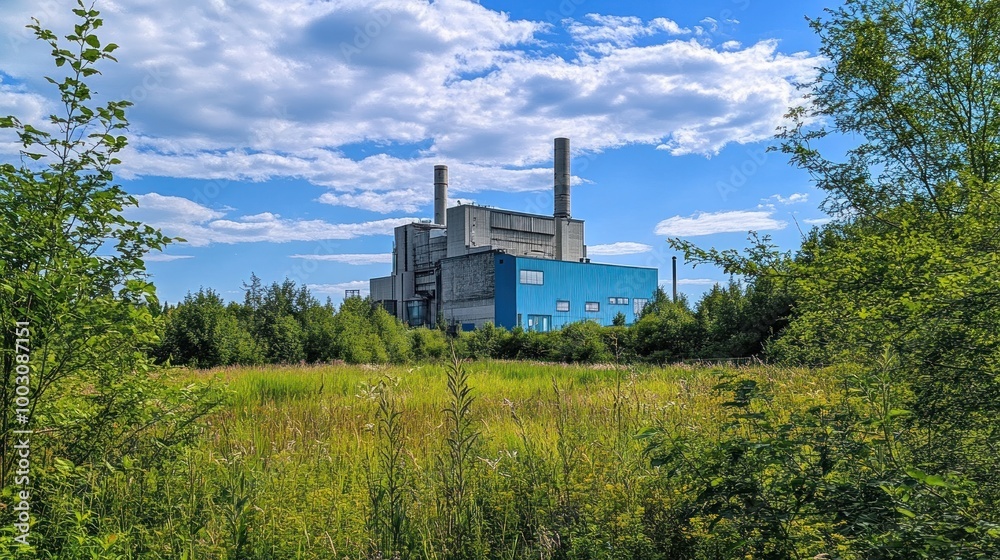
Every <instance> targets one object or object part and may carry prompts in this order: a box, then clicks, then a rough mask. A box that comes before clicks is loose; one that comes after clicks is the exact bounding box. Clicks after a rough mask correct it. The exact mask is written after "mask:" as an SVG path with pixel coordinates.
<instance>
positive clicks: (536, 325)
mask: <svg viewBox="0 0 1000 560" xmlns="http://www.w3.org/2000/svg"><path fill="white" fill-rule="evenodd" d="M551 328H552V315H528V330H529V331H536V332H548V331H549V329H551Z"/></svg>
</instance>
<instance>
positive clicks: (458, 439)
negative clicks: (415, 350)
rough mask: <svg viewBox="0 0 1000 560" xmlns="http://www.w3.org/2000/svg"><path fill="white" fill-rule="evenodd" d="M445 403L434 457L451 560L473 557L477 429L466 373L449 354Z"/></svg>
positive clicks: (445, 539) (455, 357) (456, 358)
mask: <svg viewBox="0 0 1000 560" xmlns="http://www.w3.org/2000/svg"><path fill="white" fill-rule="evenodd" d="M447 382H448V400H449V402H448V406H447V407H446V408H445V409H444V417H445V425H446V426H447V431H446V436H445V452H444V453H443V454H442V455H441V456H440V457H439V459H438V476H439V477H440V481H441V509H442V511H443V514H444V524H443V527H442V529H443V532H442V535H441V538H442V539H443V541H444V543H445V546H444V550H445V557H446V558H452V559H455V560H460V559H466V558H473V557H475V556H476V549H477V548H478V546H477V545H478V540H479V539H477V536H478V535H476V534H475V531H474V529H475V523H476V518H477V517H478V516H479V514H480V513H479V511H478V508H477V507H476V504H475V501H474V499H473V496H472V492H471V484H472V478H473V476H474V469H475V463H474V461H475V449H476V447H477V441H478V440H479V436H480V432H479V430H478V429H477V428H476V426H475V424H474V422H475V420H474V419H473V417H472V403H473V402H474V401H475V397H473V396H472V389H471V387H469V374H468V373H467V372H466V370H465V368H464V367H463V366H462V363H461V362H460V361H459V359H458V357H457V356H455V355H454V349H453V353H452V363H451V364H450V367H449V369H448V377H447Z"/></svg>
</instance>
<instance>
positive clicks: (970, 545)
mask: <svg viewBox="0 0 1000 560" xmlns="http://www.w3.org/2000/svg"><path fill="white" fill-rule="evenodd" d="M998 21H1000V2H998V1H996V0H945V1H940V2H930V1H926V0H921V1H916V2H903V3H901V2H893V1H890V0H847V1H846V2H845V3H844V4H843V5H842V6H841V7H840V8H836V9H830V10H827V15H826V16H825V17H824V18H819V19H815V20H812V22H811V23H812V26H813V28H814V29H815V30H816V32H817V33H818V34H819V36H820V38H821V40H822V47H821V54H823V55H824V57H825V58H826V59H827V61H828V62H827V63H826V64H825V65H824V67H823V68H821V69H820V72H819V75H818V77H817V79H816V81H815V82H814V83H812V84H809V88H810V98H809V104H807V105H803V106H802V107H798V108H795V109H793V110H792V112H791V113H790V117H791V119H792V122H791V124H790V125H789V126H788V127H787V128H786V129H785V130H784V131H783V133H782V134H781V137H780V138H781V142H782V143H781V150H783V151H784V152H785V153H787V154H788V155H789V156H790V158H791V161H792V163H793V164H794V165H796V166H798V167H800V168H802V169H804V170H805V171H807V172H808V173H809V174H810V175H811V176H812V178H813V180H814V183H815V185H816V186H817V187H819V188H820V189H823V190H824V191H826V192H827V193H828V197H827V199H826V201H825V202H824V207H825V208H826V209H827V210H828V211H829V212H830V213H831V214H832V215H833V216H834V217H836V218H838V220H839V221H838V222H837V223H834V224H832V225H829V226H827V227H825V228H823V230H821V231H814V232H812V233H811V234H810V235H809V237H808V238H807V240H806V242H805V243H804V245H803V247H802V249H801V250H800V251H799V253H798V254H797V255H796V257H795V259H794V262H793V264H791V266H790V267H789V268H788V269H786V270H784V271H781V270H780V269H779V268H778V267H770V266H769V265H768V263H771V264H773V263H774V262H775V259H773V258H771V257H775V256H776V253H774V252H773V251H772V252H771V253H770V256H767V255H768V249H767V248H766V247H764V246H763V245H758V246H757V248H758V249H760V250H759V251H758V252H757V253H752V254H751V255H748V256H747V258H745V259H744V260H743V262H742V263H739V260H740V259H736V258H729V257H732V255H726V254H721V253H710V254H709V253H699V252H698V251H696V250H695V251H691V254H693V255H694V256H695V258H701V257H706V256H708V257H709V260H713V258H714V259H715V260H716V262H719V263H723V264H726V265H727V266H729V265H732V267H733V268H736V269H738V268H740V266H741V265H746V266H745V269H744V271H748V272H751V273H755V274H760V273H768V271H770V272H769V273H770V274H771V275H772V277H775V278H778V277H780V276H781V275H785V276H786V277H790V278H791V279H792V280H793V282H794V284H795V290H796V291H797V295H798V304H797V307H796V310H795V316H794V317H793V319H792V322H791V324H790V326H789V329H788V331H787V332H786V334H785V336H784V337H782V339H781V340H780V341H778V342H777V343H776V344H775V345H774V352H775V354H776V355H780V356H783V357H785V358H789V359H793V360H800V361H828V360H838V361H851V362H854V363H856V364H858V365H860V366H861V367H862V368H863V370H864V371H866V372H868V374H866V375H864V376H861V377H860V378H859V379H860V380H861V381H860V382H859V384H858V387H857V389H856V390H857V391H860V392H861V393H864V394H866V395H868V394H876V395H882V397H880V399H881V400H880V401H879V402H882V403H883V404H884V406H880V407H873V408H874V409H876V410H883V409H885V408H886V407H888V408H889V410H895V411H897V414H896V425H897V431H895V432H894V433H893V435H892V437H893V439H894V440H895V441H899V442H901V444H900V447H899V449H898V450H897V451H898V452H895V453H892V454H891V455H888V458H889V461H888V463H889V468H887V470H886V471H885V473H884V478H883V483H882V485H881V486H882V487H883V488H885V490H886V492H887V493H888V494H889V495H891V496H892V497H893V498H894V499H896V500H897V502H896V504H895V506H896V507H897V508H898V509H899V511H901V512H903V511H905V513H904V514H902V515H899V518H898V520H897V522H896V523H895V524H894V525H893V526H891V527H880V528H879V529H878V530H875V529H872V531H871V532H869V533H867V534H865V535H864V536H863V537H862V538H859V539H858V540H859V542H862V541H863V542H864V543H867V546H869V549H868V550H867V551H865V552H864V553H863V554H864V555H865V556H866V557H872V556H871V555H870V554H871V553H872V551H874V550H878V551H880V552H879V554H880V555H881V554H885V555H886V557H892V556H891V555H890V554H889V553H888V552H886V551H890V550H893V549H896V550H903V551H905V554H907V555H909V556H910V557H913V556H919V557H935V558H940V557H992V556H997V555H998V554H1000V552H998V547H1000V543H998V537H1000V531H998V530H997V526H998V523H1000V516H998V514H997V512H998V511H1000V476H997V472H996V468H995V465H996V464H997V463H998V462H1000V454H998V450H1000V425H998V424H997V422H996V418H997V416H998V414H1000V381H998V380H1000V375H998V374H1000V368H998V364H1000V336H998V334H997V333H1000V303H998V301H1000V300H998V299H997V298H996V297H995V293H996V286H997V285H1000V266H998V265H1000V262H998V260H1000V251H998V249H1000V246H998V243H1000V242H998V240H1000V208H998V205H997V202H996V201H997V200H998V195H1000V190H998V183H997V181H998V178H1000V142H998V141H997V138H998V136H1000V110H998V109H1000V104H998V102H997V97H998V95H997V94H998V91H1000V65H998V64H997V60H1000V26H998V25H997V22H998ZM817 123H820V124H819V125H817ZM838 138H839V139H843V138H851V139H856V140H855V141H857V142H858V143H857V145H856V146H855V147H853V148H851V149H849V150H847V151H846V153H845V154H843V155H842V156H840V157H835V156H832V155H831V152H830V151H831V149H832V147H833V146H836V145H837V144H836V143H832V144H831V143H829V142H828V140H830V139H838ZM858 139H859V140H858ZM677 245H678V246H683V247H685V248H687V249H691V246H690V245H687V244H683V243H681V242H677ZM718 257H722V258H718ZM762 265H763V266H762ZM775 273H777V274H775ZM876 371H877V372H879V375H874V374H873V373H872V372H876ZM885 417H886V415H884V414H883V415H882V416H877V417H874V418H871V424H872V425H884V423H885ZM859 546H861V545H859Z"/></svg>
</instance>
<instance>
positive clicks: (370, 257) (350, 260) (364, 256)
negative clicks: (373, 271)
mask: <svg viewBox="0 0 1000 560" xmlns="http://www.w3.org/2000/svg"><path fill="white" fill-rule="evenodd" d="M291 258H293V259H304V260H308V261H327V262H337V263H344V264H354V265H364V264H388V263H391V262H392V254H391V253H361V254H341V255H291Z"/></svg>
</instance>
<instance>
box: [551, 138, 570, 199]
mask: <svg viewBox="0 0 1000 560" xmlns="http://www.w3.org/2000/svg"><path fill="white" fill-rule="evenodd" d="M555 148H556V150H555V211H554V212H553V213H552V215H553V216H555V217H556V218H569V177H570V171H569V138H556V146H555Z"/></svg>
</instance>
